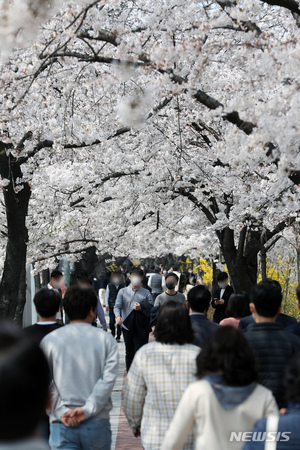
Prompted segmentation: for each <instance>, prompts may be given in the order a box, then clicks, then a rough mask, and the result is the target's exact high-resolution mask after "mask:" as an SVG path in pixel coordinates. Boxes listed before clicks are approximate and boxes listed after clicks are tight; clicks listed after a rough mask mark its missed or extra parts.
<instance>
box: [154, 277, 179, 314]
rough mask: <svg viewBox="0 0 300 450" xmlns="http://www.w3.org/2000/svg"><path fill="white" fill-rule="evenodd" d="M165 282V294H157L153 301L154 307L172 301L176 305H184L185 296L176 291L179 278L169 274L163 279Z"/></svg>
mask: <svg viewBox="0 0 300 450" xmlns="http://www.w3.org/2000/svg"><path fill="white" fill-rule="evenodd" d="M165 281H166V288H167V290H166V292H163V293H162V294H159V295H158V296H157V297H156V299H155V304H154V306H161V305H163V304H164V303H166V302H168V301H169V300H174V301H175V302H178V303H182V304H184V303H185V296H184V295H183V294H181V293H180V292H178V291H176V286H177V285H178V281H179V278H178V276H177V275H176V273H173V272H169V273H168V274H167V275H166V278H165Z"/></svg>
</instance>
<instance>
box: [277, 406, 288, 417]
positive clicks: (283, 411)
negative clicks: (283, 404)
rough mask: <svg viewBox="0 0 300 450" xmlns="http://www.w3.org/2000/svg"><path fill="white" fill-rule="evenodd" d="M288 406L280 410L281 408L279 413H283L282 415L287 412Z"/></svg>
mask: <svg viewBox="0 0 300 450" xmlns="http://www.w3.org/2000/svg"><path fill="white" fill-rule="evenodd" d="M287 411H288V410H287V408H281V409H280V410H279V413H280V414H281V415H282V416H284V415H285V414H286V413H287Z"/></svg>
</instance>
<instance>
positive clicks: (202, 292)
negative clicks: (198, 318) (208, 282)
mask: <svg viewBox="0 0 300 450" xmlns="http://www.w3.org/2000/svg"><path fill="white" fill-rule="evenodd" d="M210 300H211V293H210V290H209V289H208V288H207V287H206V286H203V285H199V286H195V287H193V288H192V289H191V290H190V291H189V292H188V295H187V301H188V305H189V307H190V308H191V309H192V310H193V311H195V312H201V313H203V311H205V310H206V309H207V308H208V306H209V304H210Z"/></svg>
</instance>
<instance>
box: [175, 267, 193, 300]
mask: <svg viewBox="0 0 300 450" xmlns="http://www.w3.org/2000/svg"><path fill="white" fill-rule="evenodd" d="M192 288H193V285H192V284H190V283H189V278H188V277H187V275H186V274H184V273H182V274H181V277H180V280H179V288H178V292H180V293H181V294H183V295H184V296H185V299H187V296H188V293H189V291H190V290H191V289H192Z"/></svg>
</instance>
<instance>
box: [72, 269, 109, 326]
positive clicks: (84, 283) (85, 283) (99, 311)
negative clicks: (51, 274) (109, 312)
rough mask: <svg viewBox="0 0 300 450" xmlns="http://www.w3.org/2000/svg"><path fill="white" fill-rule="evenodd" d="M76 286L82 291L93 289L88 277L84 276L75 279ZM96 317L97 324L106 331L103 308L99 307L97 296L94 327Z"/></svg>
mask: <svg viewBox="0 0 300 450" xmlns="http://www.w3.org/2000/svg"><path fill="white" fill-rule="evenodd" d="M77 285H78V286H79V287H81V288H83V289H93V283H92V281H91V279H90V278H88V277H85V276H80V277H77ZM97 317H98V319H99V322H100V323H101V325H102V328H103V330H104V331H107V323H106V319H105V314H104V311H103V308H102V305H101V302H100V299H99V297H98V296H97V306H96V309H95V318H94V321H93V323H92V325H93V326H94V327H96V326H97Z"/></svg>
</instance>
